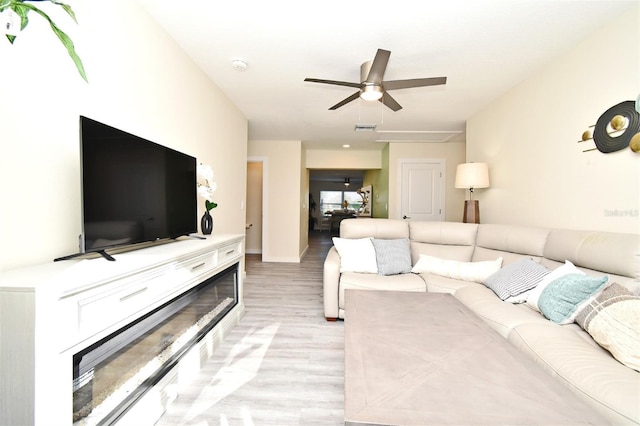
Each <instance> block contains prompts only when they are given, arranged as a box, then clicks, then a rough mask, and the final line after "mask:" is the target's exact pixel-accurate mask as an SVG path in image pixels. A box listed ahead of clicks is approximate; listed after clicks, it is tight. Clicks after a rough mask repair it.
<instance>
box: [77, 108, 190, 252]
mask: <svg viewBox="0 0 640 426" xmlns="http://www.w3.org/2000/svg"><path fill="white" fill-rule="evenodd" d="M80 149H81V169H82V235H81V237H80V251H81V252H82V253H86V252H94V251H100V252H104V250H105V249H108V248H113V247H118V246H123V245H132V244H136V243H143V242H149V241H157V240H163V239H171V238H177V237H179V236H182V235H188V234H191V233H195V232H197V218H196V217H197V205H196V202H197V201H196V159H195V158H194V157H191V156H189V155H187V154H184V153H181V152H178V151H176V150H173V149H170V148H167V147H165V146H162V145H159V144H157V143H154V142H151V141H148V140H146V139H143V138H141V137H138V136H135V135H132V134H130V133H127V132H124V131H122V130H118V129H116V128H113V127H111V126H108V125H106V124H102V123H99V122H97V121H95V120H92V119H90V118H87V117H82V116H81V117H80Z"/></svg>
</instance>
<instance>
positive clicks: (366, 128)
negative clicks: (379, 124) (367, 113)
mask: <svg viewBox="0 0 640 426" xmlns="http://www.w3.org/2000/svg"><path fill="white" fill-rule="evenodd" d="M353 130H355V131H356V132H374V131H375V130H376V125H375V124H356V126H355V127H354V129H353Z"/></svg>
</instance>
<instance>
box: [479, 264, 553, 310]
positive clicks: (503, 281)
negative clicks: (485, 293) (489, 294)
mask: <svg viewBox="0 0 640 426" xmlns="http://www.w3.org/2000/svg"><path fill="white" fill-rule="evenodd" d="M549 272H550V271H549V270H548V269H547V268H545V267H544V266H542V265H541V264H539V263H538V262H536V261H535V260H533V259H531V258H525V259H522V260H518V261H517V262H513V263H510V264H508V265H506V266H504V267H503V268H501V269H500V270H499V271H498V272H496V273H495V274H492V275H490V276H489V277H487V278H486V279H485V280H484V281H483V282H482V283H483V284H484V285H486V286H487V287H489V288H490V289H491V290H493V292H494V293H495V294H496V295H498V297H499V298H500V299H502V300H506V299H508V298H510V297H513V296H517V295H519V294H521V293H524V292H525V291H527V290H531V289H532V288H534V287H535V286H536V285H537V284H538V283H539V282H540V281H541V280H542V279H543V278H544V276H545V275H547V274H548V273H549Z"/></svg>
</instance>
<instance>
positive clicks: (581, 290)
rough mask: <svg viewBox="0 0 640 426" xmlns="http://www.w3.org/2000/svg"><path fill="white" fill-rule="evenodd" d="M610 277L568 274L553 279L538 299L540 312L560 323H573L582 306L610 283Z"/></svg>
mask: <svg viewBox="0 0 640 426" xmlns="http://www.w3.org/2000/svg"><path fill="white" fill-rule="evenodd" d="M608 280H609V279H608V277H606V276H603V277H590V276H588V275H585V274H568V275H564V276H562V277H560V278H557V279H556V280H554V281H552V282H551V283H550V284H549V285H548V286H546V288H545V289H544V290H542V293H540V298H539V299H538V307H539V308H540V312H542V314H543V315H544V316H545V317H547V318H549V319H550V320H551V321H553V322H556V323H558V324H571V323H572V322H573V320H574V319H575V318H576V315H578V311H579V310H580V309H581V308H582V306H584V305H586V304H587V303H588V302H589V299H590V298H591V297H593V296H595V295H596V294H597V293H599V292H600V291H601V290H602V289H603V288H604V287H605V286H606V285H607V283H608Z"/></svg>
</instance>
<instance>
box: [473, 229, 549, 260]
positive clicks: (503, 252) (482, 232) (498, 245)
mask: <svg viewBox="0 0 640 426" xmlns="http://www.w3.org/2000/svg"><path fill="white" fill-rule="evenodd" d="M548 234H549V230H548V229H545V228H536V227H527V226H516V225H501V224H481V225H479V227H478V237H477V240H476V248H475V250H474V252H473V259H472V260H474V261H478V260H488V259H495V258H496V257H498V256H502V257H503V259H504V261H503V265H508V264H510V263H513V262H516V261H518V260H521V259H523V258H525V257H530V258H533V259H535V260H539V259H540V258H542V256H543V253H544V246H545V242H546V240H547V235H548Z"/></svg>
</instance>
